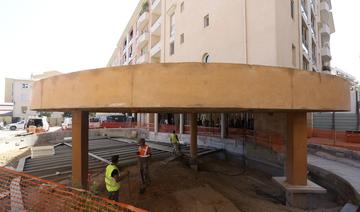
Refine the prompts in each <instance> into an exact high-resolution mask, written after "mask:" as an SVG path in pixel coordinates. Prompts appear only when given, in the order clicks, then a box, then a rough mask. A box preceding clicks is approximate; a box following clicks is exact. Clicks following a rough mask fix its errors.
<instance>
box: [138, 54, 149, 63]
mask: <svg viewBox="0 0 360 212" xmlns="http://www.w3.org/2000/svg"><path fill="white" fill-rule="evenodd" d="M147 62H148V54H147V53H145V54H143V55H141V56H140V57H139V58H138V59H137V60H136V64H143V63H147Z"/></svg>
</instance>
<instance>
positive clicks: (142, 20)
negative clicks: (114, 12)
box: [137, 12, 149, 29]
mask: <svg viewBox="0 0 360 212" xmlns="http://www.w3.org/2000/svg"><path fill="white" fill-rule="evenodd" d="M148 23H149V12H144V13H143V14H141V15H140V16H139V19H138V22H137V25H138V27H139V28H140V29H143V28H144V27H145V26H146V25H147V24H148Z"/></svg>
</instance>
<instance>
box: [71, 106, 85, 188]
mask: <svg viewBox="0 0 360 212" xmlns="http://www.w3.org/2000/svg"><path fill="white" fill-rule="evenodd" d="M88 134H89V113H88V112H84V111H73V112H72V185H73V186H74V187H77V188H83V189H86V188H87V186H88V185H87V178H88Z"/></svg>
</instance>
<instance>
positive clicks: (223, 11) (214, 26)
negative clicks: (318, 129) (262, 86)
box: [107, 0, 335, 131]
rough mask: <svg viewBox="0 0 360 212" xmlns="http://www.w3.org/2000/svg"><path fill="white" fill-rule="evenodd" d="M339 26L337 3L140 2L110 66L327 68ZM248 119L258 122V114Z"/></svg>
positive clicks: (316, 0)
mask: <svg viewBox="0 0 360 212" xmlns="http://www.w3.org/2000/svg"><path fill="white" fill-rule="evenodd" d="M334 31H335V29H334V22H333V17H332V13H331V0H232V1H214V0H196V1H194V0H166V1H165V0H141V1H139V4H138V6H137V8H136V9H135V11H134V13H133V15H132V17H131V19H130V21H129V23H128V25H127V27H126V29H125V30H124V32H123V34H122V35H121V37H120V39H119V41H118V44H117V46H116V49H115V50H114V52H113V54H112V57H111V58H110V60H109V62H108V64H107V66H108V67H112V66H121V65H133V64H144V63H176V62H204V63H242V64H255V65H269V66H281V67H291V68H298V69H304V70H309V71H315V72H322V71H326V72H329V70H330V66H331V64H330V61H331V52H330V46H329V42H330V35H331V33H333V32H334ZM329 73H330V72H329ZM174 77H176V76H174ZM165 116H167V115H165ZM207 116H209V115H207ZM242 116H244V117H245V119H246V120H247V123H250V125H253V119H254V117H253V116H252V115H249V114H242V115H241V117H240V119H244V117H242ZM181 117H182V116H180V117H179V116H178V117H176V116H175V117H170V116H168V117H165V120H166V121H165V123H168V122H173V124H175V123H179V119H182V118H181ZM223 117H224V116H221V117H220V115H219V114H218V115H216V116H212V118H211V119H214V120H215V121H216V120H218V122H220V120H221V119H223ZM185 118H186V116H185ZM154 119H155V120H156V121H155V123H157V122H160V124H161V120H159V119H164V117H162V118H159V117H157V115H155V117H154ZM199 119H203V120H204V119H205V118H202V117H199ZM138 121H139V122H141V123H146V122H153V121H154V120H153V119H152V117H151V116H149V115H147V116H144V115H141V116H140V117H138ZM181 122H183V120H180V123H181ZM210 122H211V121H210ZM221 122H222V121H221ZM251 122H252V123H251ZM310 124H311V123H310ZM155 125H156V124H155ZM214 125H218V124H214ZM180 131H181V130H180Z"/></svg>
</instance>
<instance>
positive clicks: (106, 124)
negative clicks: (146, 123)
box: [101, 115, 134, 128]
mask: <svg viewBox="0 0 360 212" xmlns="http://www.w3.org/2000/svg"><path fill="white" fill-rule="evenodd" d="M133 121H134V119H133V117H131V116H126V115H111V116H107V117H106V120H104V121H102V122H101V127H102V128H126V127H131V126H132V122H133Z"/></svg>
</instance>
